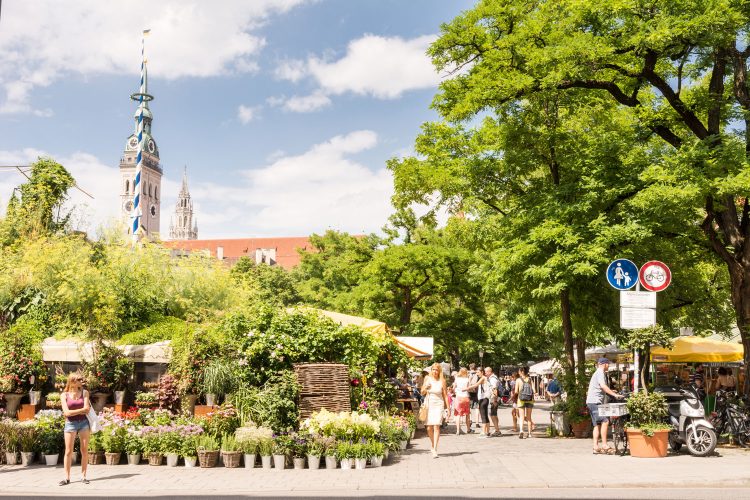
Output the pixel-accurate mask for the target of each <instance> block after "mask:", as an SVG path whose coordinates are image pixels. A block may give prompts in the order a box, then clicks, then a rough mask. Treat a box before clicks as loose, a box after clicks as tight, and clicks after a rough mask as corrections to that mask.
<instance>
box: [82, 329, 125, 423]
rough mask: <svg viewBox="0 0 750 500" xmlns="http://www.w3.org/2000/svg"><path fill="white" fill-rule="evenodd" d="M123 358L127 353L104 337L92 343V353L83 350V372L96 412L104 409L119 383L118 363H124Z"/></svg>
mask: <svg viewBox="0 0 750 500" xmlns="http://www.w3.org/2000/svg"><path fill="white" fill-rule="evenodd" d="M123 358H125V355H124V354H123V353H122V351H120V349H118V348H117V346H115V345H113V344H111V343H109V342H106V341H104V340H102V339H98V340H96V341H95V342H94V343H93V344H92V346H91V353H90V354H89V353H86V352H82V355H81V360H82V363H81V364H82V365H83V373H84V375H85V376H86V381H87V385H88V388H89V391H91V393H92V395H91V405H92V406H93V407H94V411H95V412H96V413H99V412H100V411H102V409H104V405H105V404H107V400H108V399H109V397H110V396H111V395H112V391H113V390H114V387H115V384H116V383H117V380H116V376H117V375H116V374H117V372H118V363H122V361H120V360H122V359H123Z"/></svg>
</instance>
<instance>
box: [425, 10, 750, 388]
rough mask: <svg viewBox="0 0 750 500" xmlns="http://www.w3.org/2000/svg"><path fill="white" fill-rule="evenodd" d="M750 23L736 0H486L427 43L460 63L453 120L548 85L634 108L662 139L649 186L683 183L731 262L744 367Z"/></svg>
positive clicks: (749, 342) (681, 189)
mask: <svg viewBox="0 0 750 500" xmlns="http://www.w3.org/2000/svg"><path fill="white" fill-rule="evenodd" d="M748 28H750V11H748V9H747V5H746V4H745V2H742V1H739V0H726V1H723V2H719V3H716V2H708V1H703V0H679V1H673V0H656V1H653V2H645V3H644V2H640V3H638V2H630V1H612V2H598V1H595V0H583V1H573V0H563V1H559V2H542V3H536V4H528V3H527V2H523V1H521V0H508V1H503V2H498V1H494V0H484V1H480V2H479V3H478V5H477V6H476V7H475V8H473V9H471V10H468V11H466V12H464V13H463V14H461V15H460V16H458V17H457V18H455V19H454V20H453V21H451V22H450V23H448V24H446V25H444V26H443V29H442V34H441V36H440V38H439V39H438V40H437V41H436V42H435V44H434V45H433V46H432V47H431V49H430V53H431V55H432V57H433V60H434V62H435V63H436V65H437V67H438V69H441V70H445V69H449V70H462V71H456V74H455V75H454V77H453V78H451V79H448V80H445V81H444V82H443V83H442V84H441V92H440V93H439V94H438V95H437V96H436V98H435V101H434V105H435V107H436V108H437V109H438V111H439V112H440V113H441V114H442V115H443V116H444V117H446V118H447V119H449V120H467V119H471V118H472V117H475V116H477V114H479V113H483V112H486V111H492V110H494V109H496V108H498V107H500V106H503V105H506V104H511V103H514V104H519V105H522V104H523V102H524V101H525V100H526V99H529V98H531V97H532V96H534V95H536V94H539V93H545V92H548V91H551V90H562V91H576V92H584V93H586V94H587V95H590V96H592V97H599V98H600V97H602V96H604V97H607V98H608V99H611V101H612V102H614V103H616V104H617V105H618V106H620V107H622V108H627V109H630V110H632V112H633V116H634V117H635V118H636V119H637V120H638V123H639V124H640V125H641V126H642V127H643V128H644V129H647V130H649V131H650V132H651V133H652V134H653V135H654V136H655V137H658V138H659V139H660V140H661V141H662V147H661V148H659V151H660V154H659V155H658V156H657V158H656V159H655V161H654V163H653V165H652V166H651V167H650V168H649V171H648V176H649V177H650V178H651V179H652V180H653V181H654V182H652V183H651V184H650V186H649V187H648V189H647V191H651V192H652V193H653V198H656V196H657V194H658V195H661V200H662V201H663V200H665V198H666V197H665V196H664V195H665V193H667V195H668V194H672V193H681V194H682V195H683V196H680V198H681V202H683V203H687V204H688V206H689V207H690V208H692V209H693V210H694V211H695V212H696V213H698V214H699V221H698V227H699V228H700V229H701V231H702V233H703V236H702V241H701V244H702V245H703V246H705V247H707V248H708V249H709V250H710V251H711V252H713V254H714V255H715V256H717V257H718V258H720V259H721V261H722V262H723V263H724V265H725V266H726V268H727V270H728V276H729V280H730V298H731V303H732V306H733V309H734V314H735V319H736V323H737V326H738V327H739V329H740V333H741V335H742V340H743V345H744V347H745V369H746V376H748V377H747V378H750V201H748V196H749V195H750V168H748V154H750V132H749V130H750V127H748V125H749V124H750V88H749V87H748V83H747V72H748V57H750V49H748V48H747V36H746V35H747V32H748ZM683 222H684V226H691V227H692V226H694V225H695V218H687V219H685V220H684V221H683ZM689 232H690V229H688V228H686V229H684V230H683V231H682V233H683V234H687V233H689ZM746 390H747V391H750V384H746Z"/></svg>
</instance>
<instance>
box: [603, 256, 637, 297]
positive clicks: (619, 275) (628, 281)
mask: <svg viewBox="0 0 750 500" xmlns="http://www.w3.org/2000/svg"><path fill="white" fill-rule="evenodd" d="M607 281H609V284H610V285H612V286H613V287H614V288H616V289H618V290H630V289H631V288H633V287H634V286H635V284H636V283H638V266H636V265H635V264H634V263H633V262H632V261H630V260H628V259H617V260H615V261H613V262H612V263H611V264H610V265H609V267H608V268H607Z"/></svg>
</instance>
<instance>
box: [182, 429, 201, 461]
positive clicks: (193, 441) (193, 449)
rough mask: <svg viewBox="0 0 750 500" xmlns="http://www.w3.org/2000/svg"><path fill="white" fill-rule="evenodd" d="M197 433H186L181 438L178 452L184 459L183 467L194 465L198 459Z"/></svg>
mask: <svg viewBox="0 0 750 500" xmlns="http://www.w3.org/2000/svg"><path fill="white" fill-rule="evenodd" d="M197 439H198V436H197V435H188V436H185V437H184V438H183V439H182V449H181V451H180V454H181V455H182V458H183V459H184V460H185V467H189V468H191V467H195V464H196V463H197V461H198V450H197V446H196V445H197Z"/></svg>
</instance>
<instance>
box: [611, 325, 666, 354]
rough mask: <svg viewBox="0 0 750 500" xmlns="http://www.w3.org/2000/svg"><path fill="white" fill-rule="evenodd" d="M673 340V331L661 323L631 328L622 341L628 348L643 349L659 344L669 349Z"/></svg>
mask: <svg viewBox="0 0 750 500" xmlns="http://www.w3.org/2000/svg"><path fill="white" fill-rule="evenodd" d="M673 341H674V333H672V332H670V331H668V330H665V329H664V327H662V326H661V325H655V326H652V327H648V328H640V329H638V330H632V331H631V332H630V334H629V335H628V337H627V339H626V340H625V342H624V343H623V346H624V347H627V348H628V349H645V348H647V347H649V346H659V347H664V348H667V349H669V348H670V347H672V343H673Z"/></svg>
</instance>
